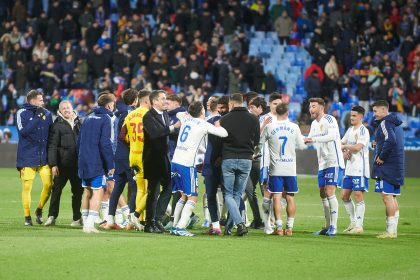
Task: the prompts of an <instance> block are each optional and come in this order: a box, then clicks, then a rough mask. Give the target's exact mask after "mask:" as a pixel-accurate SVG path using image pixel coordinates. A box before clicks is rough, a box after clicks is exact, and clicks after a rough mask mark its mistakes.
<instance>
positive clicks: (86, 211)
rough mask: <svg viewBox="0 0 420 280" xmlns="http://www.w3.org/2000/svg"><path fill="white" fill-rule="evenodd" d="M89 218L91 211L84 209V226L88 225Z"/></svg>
mask: <svg viewBox="0 0 420 280" xmlns="http://www.w3.org/2000/svg"><path fill="white" fill-rule="evenodd" d="M88 216H89V209H82V220H83V225H85V224H86V222H87V218H88Z"/></svg>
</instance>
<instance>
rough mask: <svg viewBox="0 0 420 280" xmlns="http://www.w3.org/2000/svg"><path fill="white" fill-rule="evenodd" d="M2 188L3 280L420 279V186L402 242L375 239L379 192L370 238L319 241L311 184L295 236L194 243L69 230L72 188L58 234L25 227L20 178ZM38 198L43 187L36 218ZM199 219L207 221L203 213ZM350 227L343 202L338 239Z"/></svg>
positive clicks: (413, 193) (368, 225) (406, 201)
mask: <svg viewBox="0 0 420 280" xmlns="http://www.w3.org/2000/svg"><path fill="white" fill-rule="evenodd" d="M0 182H1V183H0V184H1V187H0V279H60V280H61V279H309V278H311V279H321V278H322V279H337V278H340V279H395V278H397V277H398V278H399V279H419V273H420V266H419V264H420V218H419V217H420V205H419V203H418V201H419V199H420V195H419V194H420V180H419V179H407V181H406V186H404V187H403V189H402V194H403V195H402V196H401V198H400V200H399V201H400V207H401V210H400V212H401V218H400V226H399V234H398V239H396V240H378V239H376V238H375V236H376V235H377V234H378V233H380V232H382V231H383V230H384V226H385V220H384V207H383V205H382V201H381V199H380V196H379V195H378V194H375V193H374V192H373V191H372V192H370V193H368V194H367V196H366V199H365V201H366V219H365V229H366V232H365V234H364V235H363V236H349V235H345V234H339V235H338V236H336V237H332V238H331V237H324V236H314V235H312V234H311V232H313V231H316V230H318V229H320V227H321V226H322V224H323V217H322V215H323V210H322V207H321V203H320V199H319V197H318V188H317V186H316V179H315V178H314V177H304V176H302V177H299V180H298V182H299V186H300V193H299V194H298V195H297V197H296V201H297V205H298V213H297V217H296V221H295V230H294V235H293V236H292V237H278V236H266V235H264V234H263V232H262V231H261V230H251V232H250V234H249V235H248V236H246V237H242V238H238V237H236V236H230V237H223V236H220V237H216V236H206V235H204V234H202V232H204V229H201V228H200V227H197V228H196V229H195V230H194V232H195V233H197V234H198V235H197V236H196V237H192V238H188V237H174V236H170V235H168V234H164V235H156V234H146V233H143V232H134V231H133V232H125V231H119V232H115V231H114V232H103V233H101V234H97V235H86V234H84V233H83V232H82V230H81V229H74V228H70V226H69V224H70V222H71V203H70V191H69V189H70V188H68V187H66V188H65V191H64V192H63V198H62V202H61V208H60V217H59V219H58V220H57V226H55V227H50V228H46V227H44V226H39V225H35V226H33V227H24V226H23V210H22V206H21V198H20V195H21V186H20V180H19V178H18V173H17V172H16V171H15V170H13V169H0ZM370 183H371V185H370V186H371V188H372V189H373V184H372V182H370ZM200 191H202V189H201V190H200ZM39 193H40V181H39V179H37V180H36V182H35V184H34V188H33V191H32V194H33V196H32V207H31V209H32V211H34V209H35V208H36V204H37V201H38V198H39ZM337 195H339V193H338V192H337ZM199 205H201V203H200V204H199ZM47 209H48V206H47V207H46V208H45V210H44V219H46V215H47V212H48V210H47ZM196 212H197V213H198V214H199V215H200V217H201V218H202V216H203V214H202V208H201V206H200V207H197V208H196ZM33 220H34V217H33ZM283 220H284V219H283ZM201 221H202V220H201ZM201 221H200V225H201ZM347 225H348V218H347V215H346V213H345V210H344V207H343V205H342V203H340V218H339V231H340V232H341V231H342V230H343V229H344V228H345V227H346V226H347Z"/></svg>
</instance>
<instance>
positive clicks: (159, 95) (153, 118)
mask: <svg viewBox="0 0 420 280" xmlns="http://www.w3.org/2000/svg"><path fill="white" fill-rule="evenodd" d="M150 103H151V104H152V109H150V111H148V112H147V113H146V114H145V115H144V118H143V127H144V150H143V164H144V178H145V179H147V180H148V190H147V192H148V194H147V200H146V226H145V228H144V231H145V232H149V233H162V232H163V231H164V227H163V225H162V223H161V221H160V219H161V218H162V216H163V215H164V214H165V210H166V207H167V206H168V203H169V200H170V198H171V166H170V160H169V146H168V142H169V135H170V134H171V133H174V132H175V129H176V128H179V127H180V122H177V123H176V124H174V125H170V119H169V115H168V113H167V112H166V111H165V109H166V92H165V91H163V90H157V91H153V92H152V93H151V94H150ZM160 186H162V191H161V192H160V194H159V190H160ZM158 196H159V199H158Z"/></svg>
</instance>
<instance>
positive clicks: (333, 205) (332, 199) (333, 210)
mask: <svg viewBox="0 0 420 280" xmlns="http://www.w3.org/2000/svg"><path fill="white" fill-rule="evenodd" d="M328 203H329V204H330V219H331V222H330V225H332V226H333V227H334V228H337V219H338V200H337V197H336V196H335V195H333V196H329V197H328Z"/></svg>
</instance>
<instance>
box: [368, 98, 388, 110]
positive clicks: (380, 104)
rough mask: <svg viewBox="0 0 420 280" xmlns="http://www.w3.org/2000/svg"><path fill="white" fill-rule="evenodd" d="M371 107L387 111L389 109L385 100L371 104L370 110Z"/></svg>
mask: <svg viewBox="0 0 420 280" xmlns="http://www.w3.org/2000/svg"><path fill="white" fill-rule="evenodd" d="M373 107H386V108H387V109H389V103H388V102H387V101H386V100H377V101H375V102H373V104H372V108H373Z"/></svg>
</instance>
